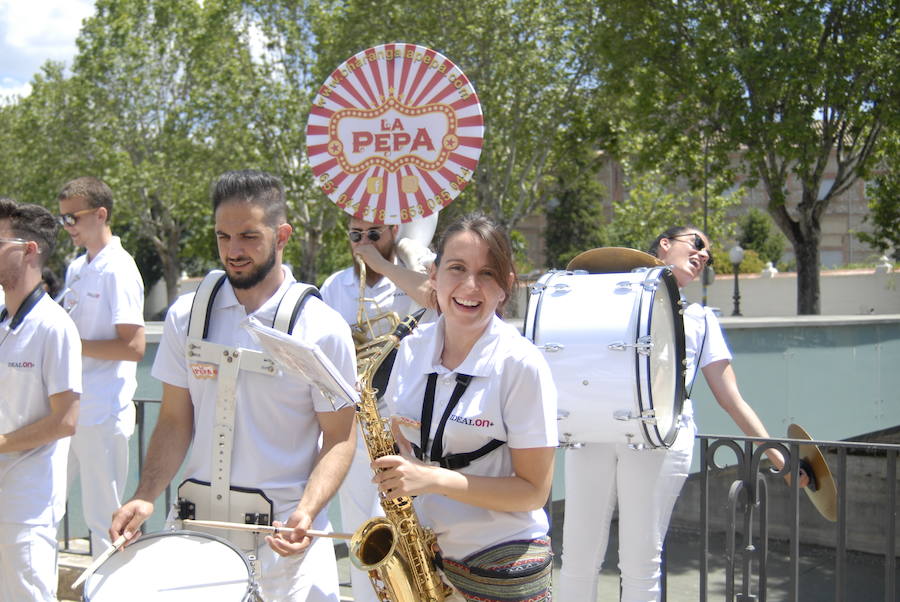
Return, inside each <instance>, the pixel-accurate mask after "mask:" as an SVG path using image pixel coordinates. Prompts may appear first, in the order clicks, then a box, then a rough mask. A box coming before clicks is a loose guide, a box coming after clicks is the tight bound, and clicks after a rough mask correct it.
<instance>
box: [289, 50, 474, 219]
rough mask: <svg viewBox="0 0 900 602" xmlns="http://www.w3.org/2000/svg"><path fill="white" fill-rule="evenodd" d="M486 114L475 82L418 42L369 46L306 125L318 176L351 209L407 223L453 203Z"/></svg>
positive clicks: (336, 75)
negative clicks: (482, 112)
mask: <svg viewBox="0 0 900 602" xmlns="http://www.w3.org/2000/svg"><path fill="white" fill-rule="evenodd" d="M483 140H484V120H483V119H482V115H481V104H480V103H479V102H478V96H477V95H476V94H475V89H474V88H473V87H472V84H471V82H469V80H468V78H466V76H465V75H464V74H463V72H462V71H461V70H460V69H459V67H457V66H456V65H454V64H453V63H452V62H451V61H450V60H448V59H447V58H446V57H444V56H443V55H441V54H439V53H437V52H435V51H434V50H431V49H429V48H425V47H423V46H416V45H414V44H383V45H381V46H375V47H374V48H369V49H367V50H363V51H362V52H360V53H358V54H356V55H354V56H352V57H350V58H349V59H347V60H346V61H344V63H342V64H341V66H340V67H338V68H337V69H335V70H334V72H333V73H332V74H331V76H329V78H328V79H327V80H326V82H325V83H324V84H323V85H322V87H321V88H319V91H318V94H317V95H316V97H315V99H314V101H313V106H312V109H311V110H310V114H309V123H308V124H307V126H306V146H307V153H308V154H309V163H310V167H311V168H312V172H313V175H314V176H315V178H316V183H317V184H318V186H319V187H320V188H321V189H322V191H323V192H324V193H325V194H327V195H328V198H330V199H331V200H332V201H334V202H335V203H336V204H337V205H338V206H339V207H341V208H342V209H343V210H344V211H346V212H347V213H349V214H350V215H353V216H354V217H357V218H359V219H363V220H366V221H369V222H375V223H378V224H400V223H406V222H409V221H412V220H414V219H416V218H418V217H419V216H428V215H431V214H432V213H434V212H436V211H440V210H441V208H443V207H446V206H447V205H448V204H449V203H450V202H451V201H453V199H455V198H456V197H457V195H459V193H460V192H462V190H463V189H464V188H465V187H466V186H467V185H468V183H469V182H471V180H472V176H473V174H474V172H475V166H476V165H477V164H478V158H479V156H480V155H481V146H482V142H483Z"/></svg>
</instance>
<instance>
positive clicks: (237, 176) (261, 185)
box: [211, 169, 287, 228]
mask: <svg viewBox="0 0 900 602" xmlns="http://www.w3.org/2000/svg"><path fill="white" fill-rule="evenodd" d="M211 196H212V206H213V213H215V212H216V211H217V210H218V208H219V205H221V204H222V203H225V202H233V201H239V202H244V203H251V204H253V205H256V206H258V207H262V209H263V212H264V216H265V217H264V218H263V219H264V221H265V223H266V224H267V225H268V226H271V227H272V228H277V227H278V226H280V225H281V224H283V223H285V222H287V203H286V202H285V199H284V185H283V184H282V183H281V180H280V179H278V178H277V177H276V176H273V175H272V174H269V173H266V172H264V171H258V170H255V169H242V170H238V171H226V172H225V173H223V174H222V175H221V176H219V177H218V179H217V180H216V181H215V183H214V184H213V188H212V195H211Z"/></svg>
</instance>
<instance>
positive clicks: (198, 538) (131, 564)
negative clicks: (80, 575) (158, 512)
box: [83, 531, 258, 602]
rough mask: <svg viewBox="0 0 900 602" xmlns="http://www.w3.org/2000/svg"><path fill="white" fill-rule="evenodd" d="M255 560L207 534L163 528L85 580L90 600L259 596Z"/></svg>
mask: <svg viewBox="0 0 900 602" xmlns="http://www.w3.org/2000/svg"><path fill="white" fill-rule="evenodd" d="M257 599H258V598H256V585H255V582H254V580H253V573H252V570H251V568H250V562H249V561H248V560H247V558H246V557H245V556H244V555H243V554H241V552H240V551H239V550H238V549H237V548H236V547H234V546H233V545H232V544H230V543H229V542H227V541H226V540H224V539H220V538H218V537H215V536H213V535H207V534H206V533H197V532H194V531H163V532H159V533H151V534H149V535H143V536H142V537H141V538H140V539H138V540H137V541H135V542H134V543H131V544H129V545H128V547H127V548H124V549H121V550H119V551H118V552H116V553H115V554H113V555H112V556H110V557H109V558H108V559H107V560H106V561H105V562H104V563H103V564H101V565H100V566H99V567H98V568H97V570H96V571H95V572H94V574H93V575H91V576H90V577H88V579H87V581H86V582H85V584H84V595H83V600H85V602H88V601H89V602H121V601H122V600H129V601H133V602H137V601H145V600H146V601H150V600H155V601H166V602H182V601H183V602H196V601H197V600H216V601H222V602H225V601H227V600H235V601H241V602H244V601H250V600H257Z"/></svg>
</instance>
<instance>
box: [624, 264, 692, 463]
mask: <svg viewBox="0 0 900 602" xmlns="http://www.w3.org/2000/svg"><path fill="white" fill-rule="evenodd" d="M654 279H655V280H657V282H658V283H657V287H656V288H654V289H653V290H652V291H644V292H643V293H642V294H641V299H640V304H641V308H640V310H639V312H640V313H639V320H638V323H637V325H636V327H635V328H636V332H635V340H637V339H638V337H641V336H645V335H649V334H650V326H651V324H653V307H654V301H655V299H656V294H657V292H658V290H659V283H663V285H664V286H665V287H666V291H667V292H668V294H669V299H670V300H671V302H672V326H673V327H674V330H675V333H674V334H675V341H674V343H675V352H676V358H675V362H674V365H675V370H676V374H675V400H674V402H673V405H672V414H673V416H672V427H671V428H670V429H669V431H668V432H667V433H665V434H663V433H661V432H660V430H659V425H658V424H648V423H646V422H643V421H641V426H642V428H643V430H644V435H645V437H644V439H645V441H647V442H648V443H649V444H650V445H651V446H652V447H654V448H669V447H671V446H672V444H674V443H675V440H676V439H677V438H678V431H679V429H680V428H681V420H680V416H681V412H682V410H683V409H684V401H685V383H684V359H685V357H686V349H685V336H684V319H683V318H682V317H681V303H680V300H681V293H680V291H679V290H678V283H677V281H676V280H675V275H674V274H673V273H672V270H671V268H670V267H668V266H664V267H658V268H652V269H650V270H648V272H647V277H646V278H645V279H644V281H645V282H646V281H649V280H654ZM645 301H647V303H646V305H645ZM645 317H646V319H645ZM644 324H646V329H645V331H642V330H641V326H642V325H644ZM634 356H635V382H636V383H637V385H638V386H637V397H636V399H637V403H638V411H639V412H643V411H646V410H653V409H655V404H654V403H653V391H652V390H651V389H650V387H649V386H646V383H645V380H644V379H642V378H641V372H642V371H641V367H642V366H641V363H642V360H643V368H644V370H645V371H646V374H647V375H648V379H647V380H649V374H650V359H651V358H650V356H641V355H640V354H639V353H635V354H634ZM645 387H646V388H645ZM645 399H647V400H648V402H649V404H647V405H646V406H645V403H644V400H645Z"/></svg>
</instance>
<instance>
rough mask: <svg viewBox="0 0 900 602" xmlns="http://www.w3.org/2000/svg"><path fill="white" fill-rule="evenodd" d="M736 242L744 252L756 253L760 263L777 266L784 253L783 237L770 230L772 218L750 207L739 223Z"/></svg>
mask: <svg viewBox="0 0 900 602" xmlns="http://www.w3.org/2000/svg"><path fill="white" fill-rule="evenodd" d="M738 242H739V243H740V245H741V246H742V247H743V248H744V250H753V251H756V253H757V255H759V258H760V259H761V260H762V261H764V262H765V261H771V262H772V265H777V264H778V262H779V261H780V260H781V256H782V254H783V253H784V244H785V240H784V236H782V235H781V233H780V232H777V231H773V230H772V218H770V217H769V216H768V215H766V214H765V213H763V212H762V211H760V210H759V209H757V208H756V207H752V208H751V209H750V211H748V212H747V214H746V215H744V217H742V218H741V223H740V237H739V238H738Z"/></svg>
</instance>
